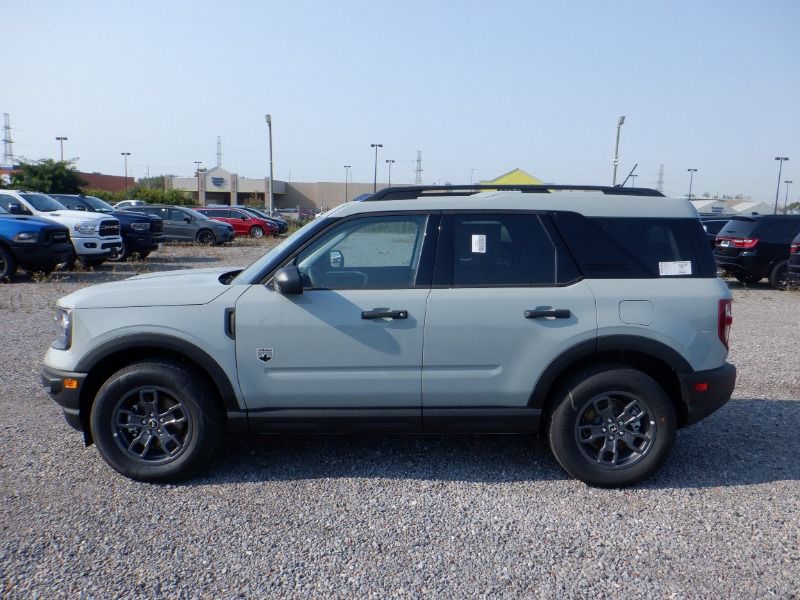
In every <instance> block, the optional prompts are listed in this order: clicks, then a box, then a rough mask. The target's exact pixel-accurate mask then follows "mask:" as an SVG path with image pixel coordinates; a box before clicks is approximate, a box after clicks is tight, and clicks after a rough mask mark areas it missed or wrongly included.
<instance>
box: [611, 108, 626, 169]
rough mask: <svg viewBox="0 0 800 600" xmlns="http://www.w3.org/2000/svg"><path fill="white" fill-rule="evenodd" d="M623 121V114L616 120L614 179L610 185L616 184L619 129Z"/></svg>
mask: <svg viewBox="0 0 800 600" xmlns="http://www.w3.org/2000/svg"><path fill="white" fill-rule="evenodd" d="M623 123H625V115H622V116H621V117H620V118H619V121H618V122H617V143H616V144H614V179H613V180H612V181H611V185H617V166H619V130H620V129H622V124H623Z"/></svg>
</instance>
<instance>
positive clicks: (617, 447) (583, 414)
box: [548, 365, 677, 488]
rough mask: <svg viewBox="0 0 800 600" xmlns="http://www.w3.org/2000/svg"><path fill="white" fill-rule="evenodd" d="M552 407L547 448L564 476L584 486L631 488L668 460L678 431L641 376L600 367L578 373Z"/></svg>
mask: <svg viewBox="0 0 800 600" xmlns="http://www.w3.org/2000/svg"><path fill="white" fill-rule="evenodd" d="M557 402H558V404H557V405H556V406H555V409H554V410H553V412H552V415H551V420H550V431H549V436H548V437H549V440H550V448H551V449H552V451H553V454H554V455H555V457H556V460H557V461H558V462H559V464H560V465H561V466H562V467H563V468H564V470H565V471H567V472H568V473H569V474H570V475H572V476H573V477H575V478H576V479H580V480H581V481H583V482H584V483H587V484H589V485H592V486H597V487H604V488H610V487H624V486H628V485H633V484H635V483H638V482H639V481H641V480H642V479H645V478H646V477H649V476H650V475H652V474H653V473H655V472H656V471H657V470H658V469H659V468H660V467H661V465H663V464H664V461H665V460H666V459H667V457H668V456H669V452H670V450H671V449H672V445H673V443H674V441H675V430H676V429H677V419H676V416H675V409H674V407H673V406H672V402H670V399H669V397H668V396H667V394H666V393H665V392H664V389H663V388H662V387H661V386H660V385H659V384H658V383H656V381H655V380H653V379H652V378H651V377H650V376H648V375H646V374H644V373H642V372H641V371H637V370H635V369H631V368H628V367H625V366H622V365H605V366H601V367H598V368H596V369H593V370H591V371H589V372H587V373H581V374H580V375H579V376H577V377H575V378H573V379H572V380H571V381H570V382H568V383H567V385H566V386H565V387H564V388H563V389H562V390H561V392H560V393H559V396H558V398H557ZM623 409H624V410H623ZM609 419H611V420H610V421H609ZM620 424H621V425H620Z"/></svg>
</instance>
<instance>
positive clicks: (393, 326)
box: [43, 186, 736, 487]
mask: <svg viewBox="0 0 800 600" xmlns="http://www.w3.org/2000/svg"><path fill="white" fill-rule="evenodd" d="M57 310H58V322H59V323H60V326H61V330H60V334H59V337H58V338H57V339H56V341H55V342H54V343H53V345H52V347H51V348H50V350H49V351H48V352H47V356H46V357H45V367H44V372H43V381H44V383H45V384H46V385H47V387H48V388H49V390H50V394H51V395H52V397H53V398H54V399H55V401H56V402H58V403H59V404H60V405H61V406H62V408H63V410H64V414H65V416H66V418H67V420H68V421H69V422H70V423H71V424H72V425H73V426H75V427H76V428H78V429H80V430H82V431H83V433H84V437H85V441H86V443H87V444H88V443H91V442H92V441H94V442H95V443H96V444H97V447H98V450H99V451H100V454H101V455H102V457H103V458H104V459H105V460H106V461H107V462H108V464H109V465H110V466H111V467H113V468H114V469H116V470H117V471H119V472H120V473H122V474H123V475H126V476H128V477H131V478H134V479H139V480H145V481H158V480H172V479H176V478H179V477H184V476H187V475H188V474H190V473H192V472H194V471H195V470H196V469H198V468H200V467H204V466H205V465H207V464H208V460H209V459H210V457H211V456H212V454H213V452H214V450H215V448H216V446H217V443H218V441H219V440H220V437H221V435H222V434H223V432H224V431H225V430H228V431H233V432H258V433H267V432H269V433H275V432H298V431H303V432H331V431H335V432H348V431H349V432H360V431H367V430H375V429H379V430H381V431H394V432H409V433H419V432H492V433H521V434H536V433H540V434H542V435H544V436H546V438H547V440H548V441H549V443H550V447H551V448H552V451H553V453H554V455H555V457H556V459H557V460H558V462H559V463H560V464H561V465H562V466H563V468H564V469H565V470H566V471H567V472H569V473H570V474H572V475H573V476H575V477H577V478H578V479H580V480H582V481H584V482H586V483H588V484H591V485H596V486H604V487H618V486H625V485H630V484H633V483H636V482H638V481H640V480H641V479H643V478H645V477H647V476H649V475H650V474H652V473H654V472H655V471H656V470H657V469H658V468H659V467H660V466H661V465H662V464H663V463H664V461H665V460H666V459H667V457H668V454H669V452H670V449H671V447H672V445H673V442H674V440H675V432H676V429H677V428H679V427H685V426H687V425H691V424H692V423H695V422H696V421H698V420H700V419H702V418H703V417H705V416H706V415H708V414H710V413H711V412H713V411H714V410H716V409H717V408H719V407H720V406H722V405H723V404H725V402H727V401H728V399H729V398H730V396H731V393H732V390H733V387H734V382H735V376H736V371H735V368H734V367H733V366H732V365H730V364H728V363H727V362H726V357H727V354H728V335H729V331H730V326H731V321H732V319H731V294H730V292H729V290H728V288H727V286H726V285H725V284H724V283H723V282H722V281H721V280H719V279H718V278H717V277H716V267H715V265H714V260H713V258H712V256H711V252H710V249H709V247H708V243H707V242H706V239H705V234H704V232H703V228H702V226H701V224H700V221H699V220H698V217H697V212H696V211H695V209H694V208H693V206H692V205H691V204H690V203H689V202H688V201H686V200H683V199H671V198H664V197H662V196H661V194H659V193H658V192H654V191H653V190H646V189H636V188H624V189H623V188H602V187H596V188H588V189H587V188H581V187H575V186H571V187H570V186H546V187H545V186H533V187H522V188H516V189H493V190H484V189H480V188H474V187H469V188H463V189H455V188H396V189H395V188H393V189H392V190H385V191H383V192H378V193H377V194H375V195H373V196H372V197H371V198H369V199H367V200H366V201H363V202H353V203H347V204H345V205H342V206H339V207H338V208H336V209H334V210H332V211H330V212H328V213H326V214H325V215H324V216H323V217H321V218H319V219H317V220H315V221H312V222H311V223H309V224H308V225H306V226H305V227H304V228H302V229H301V230H299V231H298V232H297V233H295V234H294V235H292V236H291V237H289V238H287V239H286V240H285V241H284V242H283V243H281V244H280V245H278V246H277V247H275V248H274V249H272V250H271V251H270V252H268V253H267V254H266V255H265V256H264V257H263V258H261V259H259V260H258V261H256V262H255V263H253V264H252V265H250V266H249V267H248V268H246V269H244V270H241V269H235V270H231V269H201V270H195V271H188V272H187V271H181V272H172V273H155V274H148V275H141V276H138V277H134V278H131V279H128V280H125V281H121V282H115V283H107V284H101V285H98V286H95V287H91V288H87V289H84V290H81V291H79V292H76V293H74V294H71V295H69V296H66V297H64V298H62V299H61V300H60V301H59V303H58V309H57Z"/></svg>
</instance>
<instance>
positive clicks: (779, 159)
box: [772, 156, 789, 215]
mask: <svg viewBox="0 0 800 600" xmlns="http://www.w3.org/2000/svg"><path fill="white" fill-rule="evenodd" d="M775 160H778V161H780V162H779V163H778V189H777V190H775V211H774V212H773V213H772V214H775V215H777V214H778V194H780V193H781V170H782V169H783V161H785V160H789V157H788V156H776V157H775Z"/></svg>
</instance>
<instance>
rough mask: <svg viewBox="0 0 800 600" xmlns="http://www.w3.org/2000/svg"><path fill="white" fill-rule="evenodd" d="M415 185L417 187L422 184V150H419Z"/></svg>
mask: <svg viewBox="0 0 800 600" xmlns="http://www.w3.org/2000/svg"><path fill="white" fill-rule="evenodd" d="M414 183H416V184H417V185H421V184H422V150H417V168H416V176H415V177H414Z"/></svg>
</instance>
